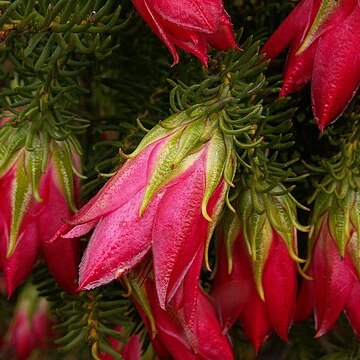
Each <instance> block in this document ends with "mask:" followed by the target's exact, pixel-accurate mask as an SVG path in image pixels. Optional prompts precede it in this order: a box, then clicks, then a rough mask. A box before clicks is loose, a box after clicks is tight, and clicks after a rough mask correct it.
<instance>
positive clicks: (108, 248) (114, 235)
mask: <svg viewBox="0 0 360 360" xmlns="http://www.w3.org/2000/svg"><path fill="white" fill-rule="evenodd" d="M143 194H144V191H140V192H138V193H137V194H136V195H135V196H133V197H132V198H130V200H129V201H128V202H127V203H126V204H125V205H124V206H122V207H120V208H119V209H117V210H115V211H113V212H112V213H111V214H109V215H107V216H105V217H104V218H102V219H101V220H100V221H99V223H98V224H97V226H96V228H95V230H94V233H93V234H92V236H91V238H90V241H89V244H88V246H87V248H86V250H85V253H84V255H83V259H82V261H81V264H80V279H79V283H80V285H79V289H82V290H83V289H91V288H94V287H96V286H99V285H104V284H106V283H108V282H110V281H112V280H114V279H116V278H117V277H119V276H120V275H121V274H122V273H124V272H125V271H127V270H129V269H131V268H132V267H134V266H135V265H136V264H137V263H139V261H141V259H142V258H143V256H144V255H145V254H146V253H147V252H148V250H149V249H150V246H151V229H152V227H153V219H154V216H155V212H156V209H157V206H158V203H159V201H160V199H161V196H162V194H157V195H155V196H154V198H153V199H152V200H151V202H150V204H149V206H148V208H147V210H146V211H145V212H144V214H143V216H142V217H139V213H138V209H139V207H140V204H141V202H142V199H143Z"/></svg>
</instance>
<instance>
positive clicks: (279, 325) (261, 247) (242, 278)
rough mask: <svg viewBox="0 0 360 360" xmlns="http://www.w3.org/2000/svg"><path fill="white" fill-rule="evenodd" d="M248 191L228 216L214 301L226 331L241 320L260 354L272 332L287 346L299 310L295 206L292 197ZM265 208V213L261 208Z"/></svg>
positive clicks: (213, 292) (215, 282)
mask: <svg viewBox="0 0 360 360" xmlns="http://www.w3.org/2000/svg"><path fill="white" fill-rule="evenodd" d="M253 201H254V197H252V195H251V191H250V190H244V191H242V194H241V195H240V198H239V202H238V206H239V207H238V213H239V216H238V215H236V214H228V216H227V219H226V220H225V223H223V227H222V230H221V234H220V240H221V241H222V245H221V248H220V256H219V259H218V267H217V272H216V276H215V279H214V287H213V291H212V296H213V297H214V298H215V300H216V301H217V303H218V306H219V313H220V319H221V322H222V327H223V329H224V331H228V330H229V328H230V327H232V326H233V325H234V323H235V322H236V320H237V319H238V318H239V319H240V320H241V322H242V324H243V326H244V331H245V334H246V335H247V336H248V337H249V338H250V340H251V341H252V343H253V345H254V347H255V349H256V350H258V349H259V348H260V346H261V344H262V343H263V342H264V340H265V339H266V337H267V336H268V334H269V333H270V331H271V329H273V330H275V332H276V333H277V334H278V335H279V336H280V337H281V338H282V339H283V340H285V341H287V333H288V330H289V328H290V326H291V324H292V321H293V316H294V313H295V306H296V286H297V285H296V283H297V281H296V278H297V276H296V262H297V261H300V259H299V258H298V257H297V256H296V243H297V239H296V227H295V226H297V227H300V226H299V225H298V224H297V225H294V221H295V216H296V215H295V205H294V203H293V200H292V198H290V196H289V195H281V196H271V195H267V194H261V195H257V199H256V202H257V204H256V205H254V202H253ZM259 206H260V207H261V209H260V208H259Z"/></svg>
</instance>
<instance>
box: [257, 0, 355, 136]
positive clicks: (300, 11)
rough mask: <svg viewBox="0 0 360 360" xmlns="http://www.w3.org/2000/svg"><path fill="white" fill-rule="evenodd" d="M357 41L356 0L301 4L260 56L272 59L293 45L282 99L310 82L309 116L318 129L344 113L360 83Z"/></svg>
mask: <svg viewBox="0 0 360 360" xmlns="http://www.w3.org/2000/svg"><path fill="white" fill-rule="evenodd" d="M359 43H360V5H359V3H358V1H357V0H340V1H337V2H333V1H320V0H303V1H301V2H300V4H299V5H298V6H297V7H296V8H295V9H294V10H293V12H292V13H291V14H290V15H289V16H288V17H287V19H286V20H285V21H284V22H283V24H282V25H281V26H280V27H279V28H278V29H277V30H276V32H275V33H274V34H273V35H272V36H271V38H270V39H269V40H268V41H267V43H266V44H265V46H264V47H263V49H262V52H263V53H266V58H267V59H273V58H275V57H277V56H278V55H279V54H280V52H281V51H282V50H283V49H284V48H285V47H286V46H288V45H290V46H291V48H290V52H289V55H288V59H287V63H286V67H285V72H284V84H283V87H282V90H281V93H280V96H285V95H287V94H290V93H292V92H294V91H297V90H299V89H300V88H302V87H303V86H304V85H305V84H306V83H307V82H309V81H310V80H311V92H312V106H313V112H314V115H315V119H316V121H317V123H318V126H319V128H320V130H321V131H322V130H324V128H325V127H326V126H327V125H328V124H329V123H331V122H333V121H335V120H336V119H337V118H338V117H339V116H340V115H341V114H342V113H343V111H344V110H345V108H346V107H347V105H348V103H349V102H350V101H351V99H352V98H353V97H354V95H355V93H356V91H357V88H358V86H359V84H360V47H359Z"/></svg>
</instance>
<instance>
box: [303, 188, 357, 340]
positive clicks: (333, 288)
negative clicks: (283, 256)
mask: <svg viewBox="0 0 360 360" xmlns="http://www.w3.org/2000/svg"><path fill="white" fill-rule="evenodd" d="M359 210H360V196H359V193H358V192H356V191H354V190H351V189H348V191H347V192H346V194H344V196H340V197H337V196H336V195H334V194H331V195H329V194H326V193H321V194H319V195H318V196H317V198H316V202H315V206H314V213H313V216H312V219H313V220H312V226H313V229H312V232H311V237H310V256H309V262H308V264H307V272H308V274H309V275H310V276H311V277H312V280H307V281H305V280H304V282H303V285H302V288H301V291H300V297H299V302H298V307H297V320H305V319H306V318H308V317H309V316H310V314H311V312H312V311H313V310H314V316H315V327H316V337H319V336H321V335H323V334H325V333H326V332H328V331H329V330H330V329H331V328H332V327H333V326H334V324H335V323H336V320H337V319H338V317H339V316H340V314H341V313H342V311H344V312H345V314H346V315H347V317H348V319H349V321H350V323H351V325H352V327H353V329H354V332H355V333H356V334H357V336H360V311H359V306H358V301H359V294H360V267H359V264H360V261H359V260H360V258H359V249H360V242H359V238H358V234H359V229H360V227H359V226H360V222H359Z"/></svg>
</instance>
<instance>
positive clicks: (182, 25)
mask: <svg viewBox="0 0 360 360" xmlns="http://www.w3.org/2000/svg"><path fill="white" fill-rule="evenodd" d="M132 2H133V4H134V6H135V7H136V9H137V10H138V12H139V13H140V15H141V16H142V17H143V18H144V20H145V21H146V22H147V23H148V25H149V26H150V27H151V29H152V30H153V31H154V32H155V34H156V35H157V36H158V37H159V38H160V39H161V40H162V42H163V43H164V44H165V45H166V46H167V48H168V49H169V51H170V53H171V55H172V56H173V59H174V65H175V64H177V63H178V62H179V55H178V53H177V50H176V47H180V48H182V49H184V50H185V51H187V52H189V53H191V54H194V55H195V56H197V57H198V58H199V59H200V60H201V61H202V62H203V63H204V65H207V50H208V49H207V48H208V44H209V45H211V46H213V47H214V48H216V49H219V50H226V49H230V48H238V47H237V45H236V43H235V39H234V33H233V30H232V24H231V19H230V17H229V15H228V14H227V13H226V11H225V10H224V5H223V2H222V0H210V1H199V0H181V1H170V0H132Z"/></svg>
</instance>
